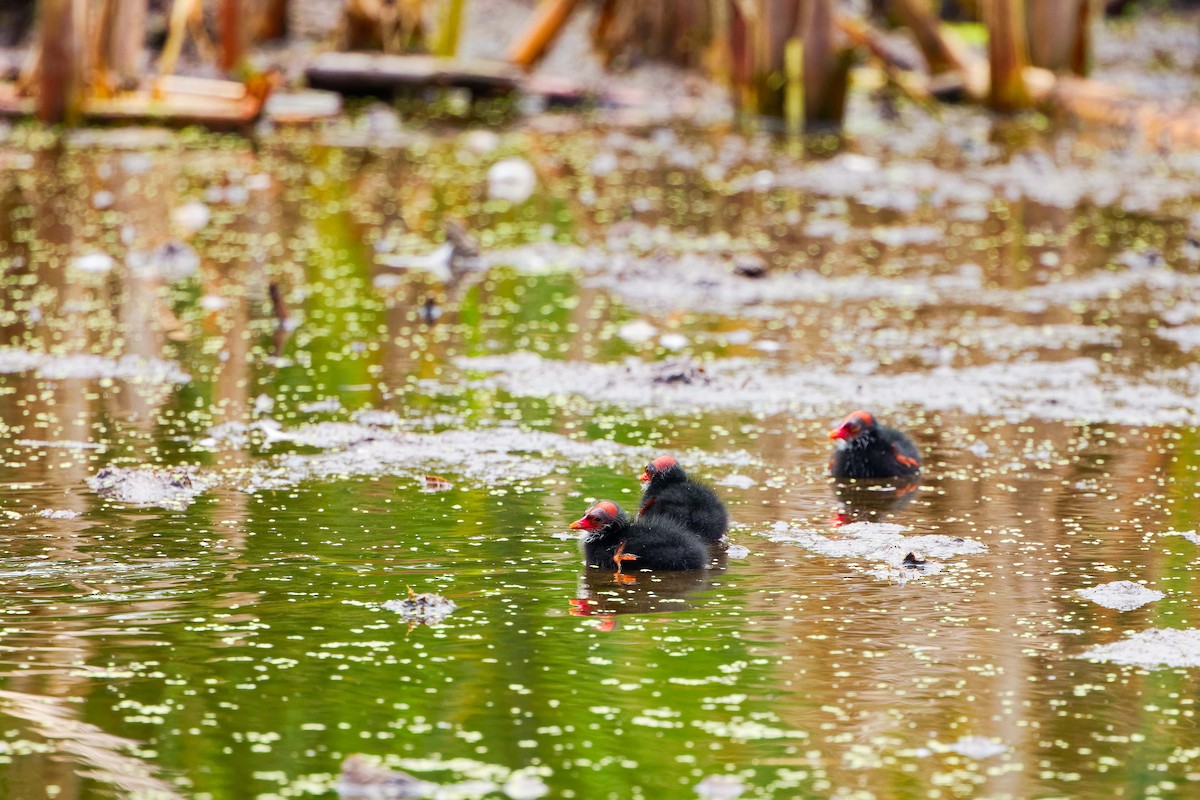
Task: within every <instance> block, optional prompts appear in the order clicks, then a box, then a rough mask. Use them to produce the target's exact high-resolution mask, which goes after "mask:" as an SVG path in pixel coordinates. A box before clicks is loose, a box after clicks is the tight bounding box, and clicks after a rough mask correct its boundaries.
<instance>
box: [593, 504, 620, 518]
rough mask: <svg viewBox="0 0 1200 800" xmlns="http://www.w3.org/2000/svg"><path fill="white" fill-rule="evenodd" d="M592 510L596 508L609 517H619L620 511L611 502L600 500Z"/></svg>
mask: <svg viewBox="0 0 1200 800" xmlns="http://www.w3.org/2000/svg"><path fill="white" fill-rule="evenodd" d="M592 508H598V509H600V510H601V511H603V512H604V513H605V514H608V515H609V516H610V517H619V516H620V515H621V509H619V508H617V504H616V503H614V502H613V501H611V500H601V501H600V502H599V503H596V505H594V506H592Z"/></svg>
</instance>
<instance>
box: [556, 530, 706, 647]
mask: <svg viewBox="0 0 1200 800" xmlns="http://www.w3.org/2000/svg"><path fill="white" fill-rule="evenodd" d="M709 557H710V560H709V566H708V568H707V569H692V570H678V571H653V572H652V571H649V570H641V571H630V570H629V569H626V570H625V571H624V572H621V573H617V574H614V573H613V570H612V569H610V568H608V567H584V571H583V573H582V574H581V575H580V576H579V588H578V591H577V592H576V596H575V597H572V598H571V599H570V612H571V616H575V617H595V618H596V619H597V620H599V621H600V625H599V626H597V627H598V630H601V631H611V630H614V629H616V627H617V617H618V616H620V615H623V614H662V613H667V612H672V611H684V610H686V609H688V608H690V607H691V605H692V601H693V597H692V596H693V595H694V594H696V593H698V592H701V591H704V590H705V589H711V588H713V586H715V585H716V584H715V581H716V579H717V578H719V577H720V576H721V575H722V574H723V573H724V572H725V567H726V561H727V558H726V555H725V547H724V545H720V544H712V545H709ZM630 579H632V580H630Z"/></svg>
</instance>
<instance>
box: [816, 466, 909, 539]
mask: <svg viewBox="0 0 1200 800" xmlns="http://www.w3.org/2000/svg"><path fill="white" fill-rule="evenodd" d="M832 485H833V493H834V495H836V496H837V499H838V504H839V505H838V509H837V511H835V512H834V513H833V515H832V516H831V517H830V520H829V521H830V524H831V525H832V526H833V527H835V528H839V527H841V526H842V525H849V524H850V523H852V522H882V521H883V520H886V519H888V518H889V517H891V516H893V515H894V514H896V512H898V511H900V510H902V509H903V508H905V507H906V506H907V505H908V504H909V503H911V502H912V501H913V500H914V499H915V498H916V496H917V495H918V494H920V489H921V484H920V481H919V480H917V479H915V478H913V479H910V480H904V479H887V478H884V479H878V480H866V479H864V480H855V481H836V482H834V483H833V484H832Z"/></svg>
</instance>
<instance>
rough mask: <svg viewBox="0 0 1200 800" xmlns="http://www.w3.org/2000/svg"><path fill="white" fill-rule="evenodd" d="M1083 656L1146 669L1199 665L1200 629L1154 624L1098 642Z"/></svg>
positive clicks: (1082, 656)
mask: <svg viewBox="0 0 1200 800" xmlns="http://www.w3.org/2000/svg"><path fill="white" fill-rule="evenodd" d="M1080 657H1081V658H1089V659H1094V660H1096V661H1107V662H1108V663H1110V664H1124V665H1127V666H1133V667H1145V668H1146V669H1160V668H1163V667H1200V630H1195V629H1185V630H1176V629H1164V628H1151V629H1149V630H1145V631H1141V632H1139V633H1135V634H1132V635H1131V636H1127V637H1125V638H1124V639H1122V640H1121V641H1119V642H1113V643H1111V644H1101V645H1096V646H1095V647H1093V648H1091V649H1089V650H1087V651H1085V652H1084V653H1082V654H1081V656H1080Z"/></svg>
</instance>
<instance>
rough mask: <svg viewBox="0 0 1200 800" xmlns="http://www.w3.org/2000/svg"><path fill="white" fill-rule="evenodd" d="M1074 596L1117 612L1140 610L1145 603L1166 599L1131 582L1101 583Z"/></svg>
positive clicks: (1160, 594) (1077, 592) (1160, 593)
mask: <svg viewBox="0 0 1200 800" xmlns="http://www.w3.org/2000/svg"><path fill="white" fill-rule="evenodd" d="M1075 594H1077V595H1079V596H1080V597H1082V598H1083V599H1085V600H1091V601H1092V602H1093V603H1096V604H1097V605H1101V606H1104V607H1105V608H1112V609H1115V610H1117V611H1133V610H1134V609H1135V608H1141V607H1142V606H1144V605H1146V604H1147V603H1153V602H1155V601H1156V600H1162V599H1163V598H1164V597H1166V595H1165V594H1163V593H1162V592H1160V591H1157V590H1155V589H1147V588H1146V587H1145V586H1142V585H1141V584H1140V583H1134V582H1133V581H1112V582H1111V583H1101V584H1099V585H1098V586H1091V587H1089V588H1087V589H1077V590H1076V591H1075Z"/></svg>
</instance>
